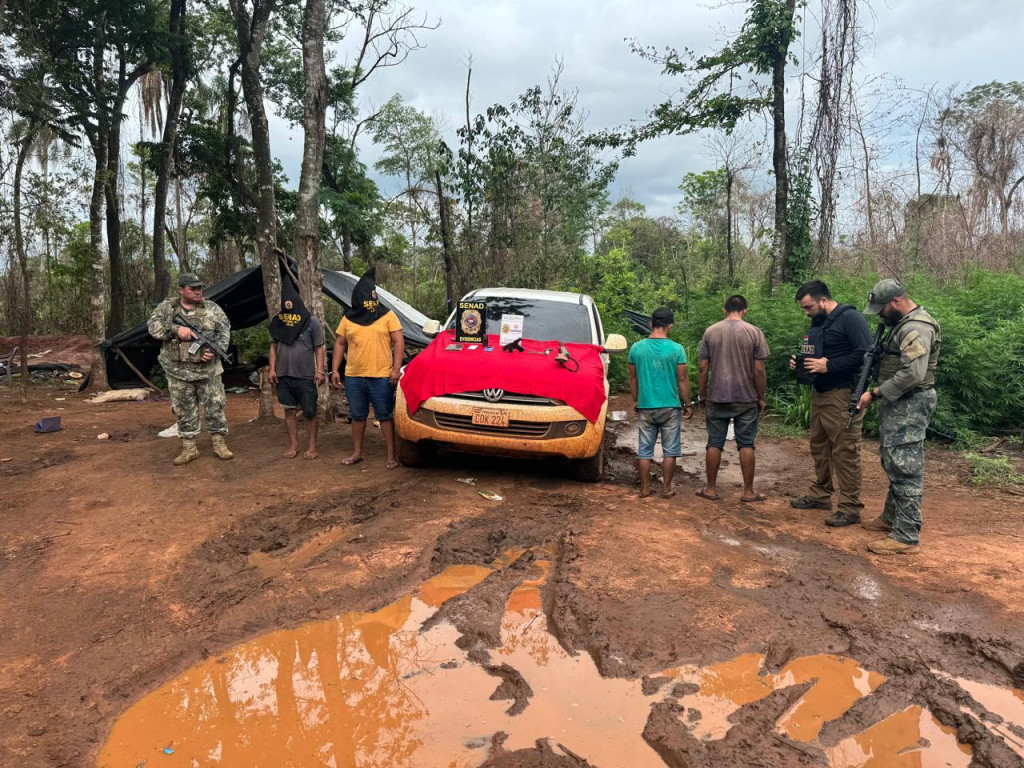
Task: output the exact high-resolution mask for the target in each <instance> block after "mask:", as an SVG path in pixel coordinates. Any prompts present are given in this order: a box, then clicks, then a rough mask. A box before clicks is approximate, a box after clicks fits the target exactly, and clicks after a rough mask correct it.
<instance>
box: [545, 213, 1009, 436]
mask: <svg viewBox="0 0 1024 768" xmlns="http://www.w3.org/2000/svg"><path fill="white" fill-rule="evenodd" d="M634 218H635V217H634ZM631 227H632V229H624V228H622V227H621V225H620V226H617V227H613V228H612V229H610V230H609V231H608V232H607V234H606V236H605V239H606V241H613V242H614V243H615V245H614V247H609V248H608V249H607V250H604V249H603V248H601V247H599V248H598V251H597V253H596V254H595V255H593V256H590V257H587V259H586V261H585V262H584V265H583V269H582V272H581V275H580V276H579V277H578V278H577V279H576V280H575V281H572V282H569V283H566V284H564V286H560V287H566V288H569V289H571V290H580V291H583V292H585V293H589V294H591V295H592V296H593V297H594V300H595V301H596V302H597V305H598V307H599V309H600V310H601V317H602V320H603V321H604V324H605V330H606V332H608V333H622V334H623V335H625V336H626V338H627V340H629V341H630V342H631V343H632V342H635V341H636V340H638V339H639V338H641V336H640V335H639V334H637V333H636V331H635V330H634V329H633V328H632V327H631V326H630V325H629V324H628V323H627V321H626V320H625V319H624V318H623V316H622V312H623V311H624V310H626V309H633V310H637V311H643V312H651V311H652V310H654V309H655V308H656V307H658V306H668V307H670V308H671V309H672V310H673V311H674V312H675V313H676V323H675V326H674V328H673V332H672V336H673V338H675V339H676V340H677V341H679V342H680V343H681V344H683V345H684V346H685V347H686V350H687V353H688V355H689V357H690V358H691V359H695V357H696V351H697V345H698V343H699V342H700V339H701V336H702V335H703V333H704V330H705V329H706V328H707V327H708V326H709V325H711V324H712V323H715V322H717V321H718V320H720V319H721V318H722V317H723V314H722V305H723V303H724V301H725V299H726V298H727V296H728V295H729V294H731V293H734V292H736V293H740V294H743V295H744V296H746V298H747V301H748V303H749V305H750V309H749V311H748V313H747V320H748V321H749V322H751V323H753V324H754V325H756V326H758V327H759V328H761V330H762V331H764V334H765V337H766V338H767V340H768V346H769V348H770V349H771V351H772V354H771V356H770V357H769V358H768V359H767V360H766V361H765V362H766V366H765V367H766V372H767V378H768V390H769V395H770V396H769V402H770V403H771V410H772V412H773V413H774V414H775V415H776V416H777V417H778V418H779V420H780V421H781V423H782V424H783V425H784V426H785V427H786V428H793V427H800V428H804V427H805V426H806V424H807V412H808V409H809V392H808V391H807V390H803V391H801V389H800V388H799V387H798V386H797V384H796V381H795V378H794V377H793V375H792V373H791V372H790V370H789V356H790V355H791V354H795V353H796V351H797V349H798V346H799V343H800V340H801V339H802V338H803V334H804V332H805V330H806V328H807V325H808V322H809V321H808V320H807V318H806V317H804V315H803V313H802V312H801V311H800V309H799V307H798V306H797V304H796V300H795V295H796V286H795V285H784V286H781V287H779V289H778V290H777V291H776V292H775V294H774V295H772V294H768V293H767V292H766V290H765V289H764V288H763V287H762V286H761V285H759V284H757V283H754V282H753V281H752V280H751V276H749V275H748V276H747V278H746V281H745V282H743V283H741V285H740V286H739V287H738V288H737V289H736V290H735V291H734V290H731V289H724V288H723V289H717V288H713V287H712V285H713V280H714V276H713V275H705V276H704V277H703V278H702V279H701V280H700V281H695V282H694V284H691V285H690V286H689V293H687V292H686V291H685V290H684V289H685V287H686V286H684V284H683V283H682V281H681V274H683V272H684V270H681V269H680V263H679V262H675V263H672V264H669V263H667V262H666V263H661V264H657V263H655V264H654V265H653V267H654V268H648V267H647V266H646V265H644V264H641V263H639V261H638V260H637V259H635V258H633V255H632V239H631V236H630V232H631V231H640V229H641V228H640V227H639V226H638V225H637V223H636V222H635V221H634V222H633V224H632V225H631ZM681 258H682V263H683V264H685V263H691V264H692V261H693V260H694V259H696V258H697V256H696V254H694V253H688V254H684V255H683V256H682V257H681ZM687 259H689V260H690V261H689V262H687ZM821 277H822V279H824V280H825V281H826V282H827V283H828V285H829V288H830V289H831V290H832V294H833V296H834V297H835V299H836V300H837V301H839V302H840V303H844V304H852V305H854V306H855V307H857V308H862V307H863V306H864V303H865V299H866V297H867V295H868V292H869V291H870V290H871V287H872V286H873V285H874V284H875V282H877V280H878V276H877V275H874V274H864V275H859V276H853V277H850V276H833V275H821ZM905 283H906V285H907V288H908V291H909V293H910V296H911V298H913V299H914V300H915V301H916V302H917V303H919V304H921V305H922V306H924V307H925V308H926V309H927V310H928V311H929V312H930V313H931V314H932V315H933V316H934V317H935V318H936V319H937V320H938V321H939V323H940V324H941V326H942V350H941V356H940V360H939V367H938V372H937V375H936V387H937V389H938V392H939V399H938V406H937V408H936V412H935V415H934V417H933V418H932V423H931V428H930V430H929V434H930V435H931V436H932V437H936V438H940V439H944V440H949V441H951V442H953V443H954V444H956V445H958V446H969V445H971V444H972V443H973V442H974V441H976V439H977V437H978V435H1010V436H1015V437H1021V436H1024V298H1022V297H1024V276H1020V275H1014V274H994V273H991V272H986V271H982V270H976V271H971V272H969V273H967V274H965V276H964V279H963V282H962V283H961V284H941V285H940V284H938V283H936V282H935V281H933V280H932V279H930V278H928V277H927V276H925V275H919V274H918V275H910V276H908V277H907V278H906V279H905ZM687 296H688V299H687V298H686V297H687ZM871 323H872V325H874V323H875V320H874V319H873V318H872V319H871ZM691 368H692V369H696V365H693V366H691ZM612 374H613V384H614V385H615V386H616V387H618V388H621V387H623V386H624V385H625V382H626V369H625V363H624V361H623V362H620V363H613V369H612ZM691 374H692V376H691V377H694V376H695V372H694V371H691ZM864 429H865V432H866V433H867V434H877V431H878V408H877V406H875V407H872V408H871V409H870V410H869V411H868V413H867V415H866V417H865V422H864Z"/></svg>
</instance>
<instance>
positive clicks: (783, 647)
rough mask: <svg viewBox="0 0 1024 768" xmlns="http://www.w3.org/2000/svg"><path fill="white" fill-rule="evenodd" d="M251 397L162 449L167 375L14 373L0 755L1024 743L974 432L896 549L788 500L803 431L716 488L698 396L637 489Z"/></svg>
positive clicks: (0, 404)
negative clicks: (111, 395)
mask: <svg viewBox="0 0 1024 768" xmlns="http://www.w3.org/2000/svg"><path fill="white" fill-rule="evenodd" d="M56 398H65V399H63V400H57V399H56ZM618 407H624V406H622V405H619V406H618ZM255 413H256V401H255V399H254V397H253V396H250V395H238V396H229V409H228V417H229V423H230V425H231V429H232V432H231V436H230V441H229V442H230V445H231V447H232V449H233V450H235V453H236V459H235V460H234V461H231V462H220V461H217V460H216V459H215V458H213V456H212V453H211V452H210V450H209V447H208V444H206V443H201V445H202V447H203V450H204V455H203V458H202V459H200V460H199V461H196V462H194V463H192V464H190V465H188V466H187V467H185V468H176V467H173V466H172V465H171V463H170V460H171V458H172V457H173V456H174V454H175V452H176V449H177V445H176V441H173V440H164V439H160V438H158V437H157V435H156V433H157V432H158V431H159V430H160V429H162V428H164V427H166V426H168V424H170V423H171V417H170V415H169V408H168V406H167V404H166V403H160V402H147V403H129V404H110V405H89V404H87V403H85V402H84V401H83V399H82V398H81V397H80V396H78V395H76V394H73V393H71V392H61V391H59V390H57V389H48V390H38V391H34V392H33V394H32V397H31V400H30V402H29V403H27V404H22V403H21V402H20V401H19V400H18V399H17V396H16V394H15V393H14V392H12V391H11V390H5V389H0V446H2V447H0V459H3V461H0V509H2V512H0V547H2V548H0V616H2V617H3V618H2V626H3V631H2V632H0V717H2V722H3V723H4V726H3V728H2V729H0V765H3V766H24V767H29V768H36V767H38V768H42V767H43V766H46V767H51V766H95V765H108V766H111V768H114V766H122V765H123V766H130V767H131V768H135V767H136V766H139V765H143V764H145V765H146V766H147V768H153V766H165V765H166V766H169V767H173V766H179V765H180V766H207V765H218V766H232V768H234V767H235V766H243V767H245V768H248V767H249V766H264V765H265V766H287V765H295V766H320V765H333V766H335V767H336V768H341V767H342V766H351V765H356V766H382V767H383V766H417V767H418V766H427V767H428V768H429V767H430V766H441V767H445V766H469V765H486V766H491V767H493V768H510V767H512V766H587V765H590V766H602V767H608V766H613V767H614V766H630V767H631V766H645V765H651V766H661V765H667V766H746V765H750V766H790V765H822V766H826V765H831V766H867V765H874V766H885V767H886V768H887V767H888V766H904V765H906V766H912V765H913V766H927V765H975V766H998V767H999V768H1003V766H1015V765H1024V758H1022V757H1021V754H1024V752H1022V745H1024V694H1022V693H1021V690H1022V689H1024V655H1022V650H1024V601H1022V600H1021V595H1022V594H1024V548H1022V536H1024V525H1021V521H1022V519H1024V504H1022V503H1021V499H1020V498H1018V497H1015V496H1010V495H1007V494H1003V493H999V492H994V491H993V492H982V491H978V490H975V489H972V488H970V487H968V486H967V485H965V484H964V478H965V469H964V467H963V466H962V465H961V463H960V461H959V459H958V458H957V457H956V456H955V455H952V454H949V453H946V452H944V451H942V450H938V449H936V450H932V451H931V453H930V454H929V465H928V476H927V478H926V498H925V530H924V536H923V541H922V544H923V546H922V551H921V554H920V555H918V556H914V557H906V558H890V559H884V558H878V557H874V556H870V555H868V553H867V552H866V551H865V548H864V545H865V544H866V543H867V542H868V541H870V540H871V538H872V536H873V534H871V533H869V532H868V531H865V530H862V529H860V528H859V527H857V528H848V529H842V530H832V529H829V528H826V527H824V526H823V525H822V524H821V519H822V517H823V516H824V515H823V514H822V513H820V512H798V511H796V510H792V509H790V508H789V506H788V504H787V503H786V500H787V499H788V497H789V496H790V495H797V494H799V493H801V492H802V490H803V483H804V482H805V480H806V477H807V473H808V472H809V471H810V468H811V464H810V459H809V456H808V453H807V448H806V443H805V442H804V441H802V440H785V439H767V440H763V441H762V443H761V444H760V446H759V450H758V460H759V475H760V478H761V479H760V483H759V489H760V490H762V491H764V492H766V493H768V494H769V496H770V499H769V501H767V502H765V503H762V504H758V505H747V504H742V503H740V502H739V501H738V496H739V489H738V484H737V481H738V476H737V473H738V468H737V466H736V463H735V453H734V451H733V450H732V449H730V450H729V451H727V453H726V459H727V461H729V464H728V465H727V466H726V467H725V468H724V470H723V472H724V482H722V484H721V487H722V490H723V491H724V495H723V499H722V501H720V502H718V503H713V502H709V501H705V500H702V499H697V498H695V497H694V496H693V490H694V489H696V488H697V487H698V482H699V481H698V480H697V473H699V472H702V463H701V460H702V454H703V450H702V446H703V437H702V432H701V429H702V428H701V425H700V424H699V422H695V423H693V424H688V425H687V427H686V430H687V431H686V434H685V435H684V440H685V448H684V450H686V451H693V454H692V455H689V456H687V457H685V458H684V460H683V465H682V466H683V473H682V475H681V476H680V477H679V478H678V485H679V489H680V492H679V493H678V495H677V496H676V497H675V498H673V499H668V500H666V499H660V498H654V499H649V500H644V501H643V502H641V501H639V500H638V499H637V498H636V496H635V492H634V489H633V485H632V483H633V476H632V471H631V469H630V466H631V462H630V461H629V459H628V455H627V453H626V449H621V450H620V451H618V452H615V453H616V455H615V461H614V462H613V466H612V471H611V473H610V476H609V478H608V479H607V480H606V481H605V482H602V483H598V484H594V485H582V484H578V483H574V482H571V481H568V480H565V479H563V477H562V476H561V475H560V474H559V471H558V468H557V467H552V466H539V465H535V464H531V463H521V462H510V461H496V460H484V459H473V458H465V457H462V458H458V457H446V458H442V461H441V463H440V465H439V466H438V467H436V468H435V469H432V470H430V471H414V470H408V469H398V470H394V471H391V472H387V471H385V470H384V468H383V464H384V461H383V453H382V441H381V438H380V435H379V433H377V432H371V435H370V436H369V455H368V458H367V460H366V461H365V462H363V463H362V464H359V465H356V466H354V467H343V466H341V465H340V464H339V459H340V458H341V457H342V456H343V455H345V454H344V451H345V450H346V449H348V448H349V447H350V440H349V432H348V427H347V426H345V425H337V426H332V427H330V428H328V429H326V430H325V433H324V434H323V439H322V441H321V447H320V458H319V459H317V460H315V461H304V460H302V459H301V458H297V459H292V460H287V459H283V458H281V453H282V451H283V448H284V441H283V426H282V425H281V424H280V423H273V424H259V423H255V422H250V421H249V419H251V418H252V417H253V416H255ZM51 415H61V416H62V417H63V423H64V429H63V430H62V431H60V432H56V433H53V434H48V435H34V434H32V425H33V424H34V422H35V421H36V420H38V419H39V418H41V417H43V416H51ZM616 428H617V429H618V430H620V431H624V435H622V436H618V437H617V436H615V435H613V436H611V437H610V440H611V441H615V440H616V439H618V440H620V441H622V442H627V441H628V432H629V430H631V429H633V427H631V426H630V425H628V424H620V425H616ZM103 432H106V433H109V435H110V439H108V440H97V435H98V434H100V433H103ZM697 448H700V450H699V451H698V450H696V449H697ZM873 450H874V449H873V446H870V445H869V446H868V447H867V450H866V461H865V468H866V491H867V494H866V499H865V500H866V502H867V503H868V512H869V513H877V511H878V510H879V508H880V505H881V502H882V494H883V492H884V477H883V476H882V474H881V472H880V470H879V468H878V465H877V460H876V459H875V456H874V453H873ZM465 477H473V478H475V483H476V484H475V485H467V484H464V483H460V482H457V479H458V478H465ZM479 490H491V491H495V492H497V493H498V494H501V495H502V496H503V497H504V500H503V501H500V502H490V501H485V500H483V499H482V498H481V497H480V496H479V495H478V491H479Z"/></svg>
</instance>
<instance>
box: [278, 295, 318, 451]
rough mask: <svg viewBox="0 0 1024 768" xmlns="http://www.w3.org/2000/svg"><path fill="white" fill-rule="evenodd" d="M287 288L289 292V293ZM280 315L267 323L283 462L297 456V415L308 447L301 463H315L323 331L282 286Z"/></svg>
mask: <svg viewBox="0 0 1024 768" xmlns="http://www.w3.org/2000/svg"><path fill="white" fill-rule="evenodd" d="M289 288H290V290H289ZM281 298H282V302H281V312H280V313H279V314H278V315H277V316H276V317H275V318H274V319H273V321H271V323H270V339H271V341H270V381H271V383H272V384H276V385H277V400H278V402H279V403H281V407H282V408H284V421H285V426H286V427H287V429H288V450H286V451H285V452H284V457H285V458H286V459H293V458H295V457H296V456H297V455H298V453H299V411H300V410H301V411H302V415H303V417H304V418H305V420H306V430H307V432H308V433H309V445H308V446H307V447H306V452H305V453H304V454H302V458H304V459H315V458H316V456H317V452H316V439H317V433H318V431H319V422H318V421H317V387H318V386H319V385H321V384H323V383H324V381H326V377H325V374H324V370H325V369H324V328H323V326H322V325H321V324H320V321H319V320H317V319H316V318H315V317H313V316H312V315H310V314H309V312H308V310H307V309H306V307H305V306H304V305H303V303H302V300H301V299H300V298H299V296H298V292H297V291H295V290H294V288H293V287H291V286H288V285H283V286H282V291H281Z"/></svg>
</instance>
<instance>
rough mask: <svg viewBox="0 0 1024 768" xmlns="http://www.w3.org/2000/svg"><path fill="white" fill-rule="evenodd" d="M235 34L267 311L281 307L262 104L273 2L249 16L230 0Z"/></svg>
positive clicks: (270, 169)
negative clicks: (265, 47) (263, 61)
mask: <svg viewBox="0 0 1024 768" xmlns="http://www.w3.org/2000/svg"><path fill="white" fill-rule="evenodd" d="M230 4H231V11H232V14H233V16H234V19H235V31H236V33H237V36H238V50H239V53H240V56H239V58H240V59H241V62H242V66H241V70H242V92H243V94H244V96H245V107H246V111H247V112H248V114H249V126H250V129H251V132H252V150H253V161H254V162H255V164H256V177H257V185H258V189H257V210H258V219H259V221H258V225H257V231H256V242H257V246H258V249H259V254H260V266H262V267H263V297H264V299H265V300H266V303H267V309H268V312H273V311H274V309H275V308H277V307H279V306H281V272H280V270H279V269H278V266H277V255H276V254H275V253H274V249H275V248H276V247H277V213H276V206H275V201H274V169H273V159H272V158H271V155H270V128H269V126H268V124H267V112H266V109H265V107H264V103H263V81H262V79H261V77H260V52H261V50H262V48H263V41H264V38H265V37H266V33H267V26H268V22H269V19H270V15H271V14H272V13H273V12H274V8H275V3H274V2H273V0H268V1H267V2H265V3H258V2H257V3H255V4H254V7H253V16H252V17H251V18H250V17H249V14H248V11H247V9H246V8H245V5H244V0H230Z"/></svg>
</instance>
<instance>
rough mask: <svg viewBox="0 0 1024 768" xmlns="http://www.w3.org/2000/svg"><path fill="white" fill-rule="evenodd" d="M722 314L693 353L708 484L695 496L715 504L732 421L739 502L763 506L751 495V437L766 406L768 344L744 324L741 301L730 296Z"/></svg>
mask: <svg viewBox="0 0 1024 768" xmlns="http://www.w3.org/2000/svg"><path fill="white" fill-rule="evenodd" d="M724 311H725V319H724V320H722V321H720V322H717V323H715V324H714V325H712V326H711V327H710V328H708V329H707V330H706V331H704V338H702V339H701V341H700V347H699V348H698V351H697V357H698V358H699V359H700V372H699V374H698V377H697V379H698V384H699V386H700V399H701V400H702V401H704V402H705V403H706V404H707V411H706V413H705V423H706V425H707V430H708V445H707V453H706V460H705V463H706V465H707V478H708V482H707V485H706V486H705V487H704V488H702V489H701V490H699V491H697V495H698V496H700V497H702V498H705V499H708V500H710V501H718V491H717V490H716V488H715V485H716V483H717V482H718V467H719V465H720V464H721V461H722V449H723V448H724V447H725V436H726V433H727V432H728V429H729V421H730V420H732V422H733V426H734V429H735V433H736V447H737V448H738V449H739V452H740V470H741V471H742V473H743V495H742V496H740V501H746V502H753V501H764V499H765V496H764V495H762V494H760V493H756V492H755V491H754V438H755V437H757V421H758V418H759V417H760V415H761V414H762V413H763V412H764V407H765V400H764V392H765V372H764V359H765V358H766V357H768V355H769V350H768V341H767V340H766V339H765V337H764V334H763V333H762V332H761V329H760V328H758V327H757V326H754V325H751V324H750V323H748V322H747V321H746V320H744V319H743V318H744V317H745V316H746V314H747V300H746V299H745V298H743V297H742V296H739V295H737V296H730V297H729V298H728V299H726V301H725V307H724ZM709 373H710V377H711V381H710V389H709V386H708V375H709Z"/></svg>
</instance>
